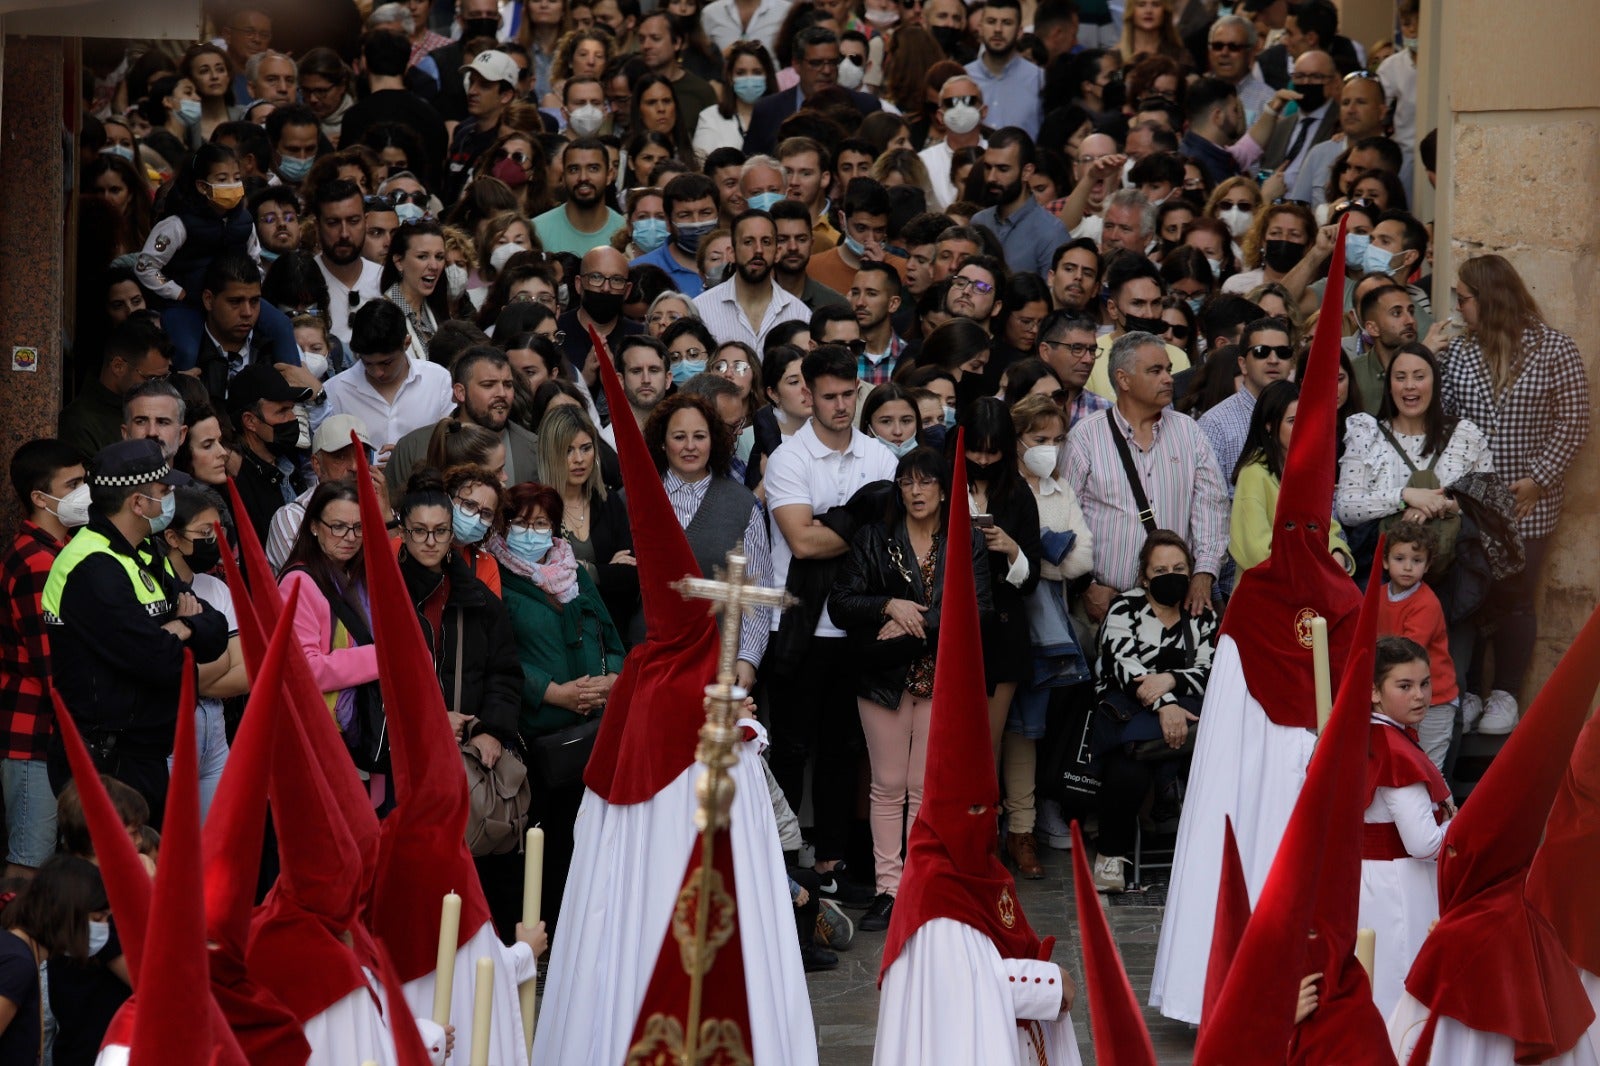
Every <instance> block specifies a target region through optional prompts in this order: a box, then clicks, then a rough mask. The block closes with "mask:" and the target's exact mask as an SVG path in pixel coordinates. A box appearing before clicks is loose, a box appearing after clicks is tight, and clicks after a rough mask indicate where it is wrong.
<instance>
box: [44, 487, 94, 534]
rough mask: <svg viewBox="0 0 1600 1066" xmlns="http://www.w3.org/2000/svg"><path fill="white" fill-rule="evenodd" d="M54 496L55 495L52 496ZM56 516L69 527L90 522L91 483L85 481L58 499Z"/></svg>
mask: <svg viewBox="0 0 1600 1066" xmlns="http://www.w3.org/2000/svg"><path fill="white" fill-rule="evenodd" d="M52 498H53V497H52ZM56 517H57V518H59V519H61V524H62V525H64V526H66V527H67V528H68V529H76V528H78V527H79V526H86V525H88V524H89V483H88V482H84V483H83V484H82V485H79V486H78V487H77V488H75V489H73V490H72V491H71V492H69V493H67V494H66V495H65V496H63V497H61V499H59V500H56Z"/></svg>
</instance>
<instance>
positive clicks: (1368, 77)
mask: <svg viewBox="0 0 1600 1066" xmlns="http://www.w3.org/2000/svg"><path fill="white" fill-rule="evenodd" d="M1377 80H1378V76H1377V75H1376V74H1374V73H1372V71H1370V70H1352V71H1351V72H1350V73H1348V74H1346V75H1345V76H1344V82H1345V84H1346V85H1348V84H1350V83H1351V82H1353V81H1377Z"/></svg>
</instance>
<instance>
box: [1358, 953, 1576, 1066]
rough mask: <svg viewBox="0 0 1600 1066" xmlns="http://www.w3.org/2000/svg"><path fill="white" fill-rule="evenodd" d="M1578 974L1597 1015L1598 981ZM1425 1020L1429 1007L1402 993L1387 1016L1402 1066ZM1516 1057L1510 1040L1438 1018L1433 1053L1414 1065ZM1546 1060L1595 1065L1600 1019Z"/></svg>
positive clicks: (1472, 1064)
mask: <svg viewBox="0 0 1600 1066" xmlns="http://www.w3.org/2000/svg"><path fill="white" fill-rule="evenodd" d="M1578 974H1579V976H1581V977H1582V978H1583V987H1584V989H1585V990H1586V991H1587V992H1588V993H1589V1002H1590V1003H1593V1004H1594V1005H1595V1011H1596V1013H1597V1014H1600V979H1597V978H1596V977H1595V975H1594V974H1592V973H1589V972H1588V971H1586V970H1579V971H1578ZM1427 1021H1428V1008H1427V1007H1425V1006H1423V1005H1422V1004H1421V1003H1420V1002H1418V1001H1417V1000H1416V999H1415V998H1414V997H1413V996H1412V995H1411V993H1409V992H1404V991H1402V992H1401V993H1400V1002H1399V1004H1398V1005H1397V1006H1396V1007H1395V1009H1394V1013H1393V1014H1391V1015H1390V1016H1389V1042H1390V1044H1391V1045H1392V1046H1393V1047H1394V1052H1395V1056H1396V1057H1397V1058H1398V1059H1399V1060H1400V1062H1401V1063H1402V1066H1411V1064H1410V1063H1409V1062H1408V1060H1409V1058H1410V1056H1411V1051H1412V1049H1413V1048H1415V1047H1416V1046H1417V1038H1418V1037H1420V1036H1421V1035H1422V1027H1423V1025H1424V1024H1426V1023H1427ZM1515 1055H1516V1045H1515V1043H1514V1042H1513V1041H1512V1039H1511V1038H1510V1037H1508V1036H1501V1035H1500V1034H1499V1033H1483V1032H1479V1031H1478V1030H1476V1029H1469V1028H1468V1027H1467V1026H1465V1025H1463V1024H1462V1023H1461V1022H1458V1021H1456V1020H1455V1019H1454V1018H1449V1017H1445V1018H1440V1019H1439V1028H1438V1030H1437V1031H1436V1032H1435V1033H1434V1034H1433V1054H1432V1055H1431V1056H1430V1057H1429V1059H1428V1062H1427V1063H1418V1064H1417V1066H1511V1064H1512V1063H1513V1062H1515V1061H1516V1060H1515ZM1545 1061H1546V1062H1547V1063H1548V1064H1552V1066H1596V1064H1597V1063H1600V1020H1597V1021H1596V1022H1595V1024H1594V1025H1591V1026H1590V1027H1589V1030H1588V1032H1586V1033H1584V1034H1583V1036H1582V1037H1580V1038H1579V1039H1578V1043H1577V1044H1576V1045H1574V1046H1573V1048H1572V1049H1571V1050H1570V1051H1567V1052H1566V1053H1564V1054H1561V1055H1557V1056H1556V1057H1555V1058H1553V1059H1547V1060H1545Z"/></svg>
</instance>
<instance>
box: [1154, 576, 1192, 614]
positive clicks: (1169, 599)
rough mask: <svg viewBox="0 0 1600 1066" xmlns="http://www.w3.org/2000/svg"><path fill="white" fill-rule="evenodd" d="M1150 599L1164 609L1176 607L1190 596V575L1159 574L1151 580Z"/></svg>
mask: <svg viewBox="0 0 1600 1066" xmlns="http://www.w3.org/2000/svg"><path fill="white" fill-rule="evenodd" d="M1147 591H1148V592H1149V593H1150V598H1151V599H1152V600H1154V601H1155V602H1157V603H1159V604H1160V605H1161V606H1163V607H1176V606H1178V604H1180V603H1182V602H1183V598H1184V597H1185V596H1187V595H1189V575H1188V574H1157V575H1156V576H1155V577H1153V578H1151V579H1150V587H1149V589H1148V590H1147Z"/></svg>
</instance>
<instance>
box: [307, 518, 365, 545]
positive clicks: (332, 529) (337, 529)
mask: <svg viewBox="0 0 1600 1066" xmlns="http://www.w3.org/2000/svg"><path fill="white" fill-rule="evenodd" d="M317 523H318V524H319V525H321V526H322V528H323V529H326V530H327V531H328V532H329V533H332V534H333V538H334V539H335V540H344V539H345V538H346V537H354V538H356V539H357V540H360V539H361V523H360V522H324V521H323V520H322V519H320V518H319V519H317Z"/></svg>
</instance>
